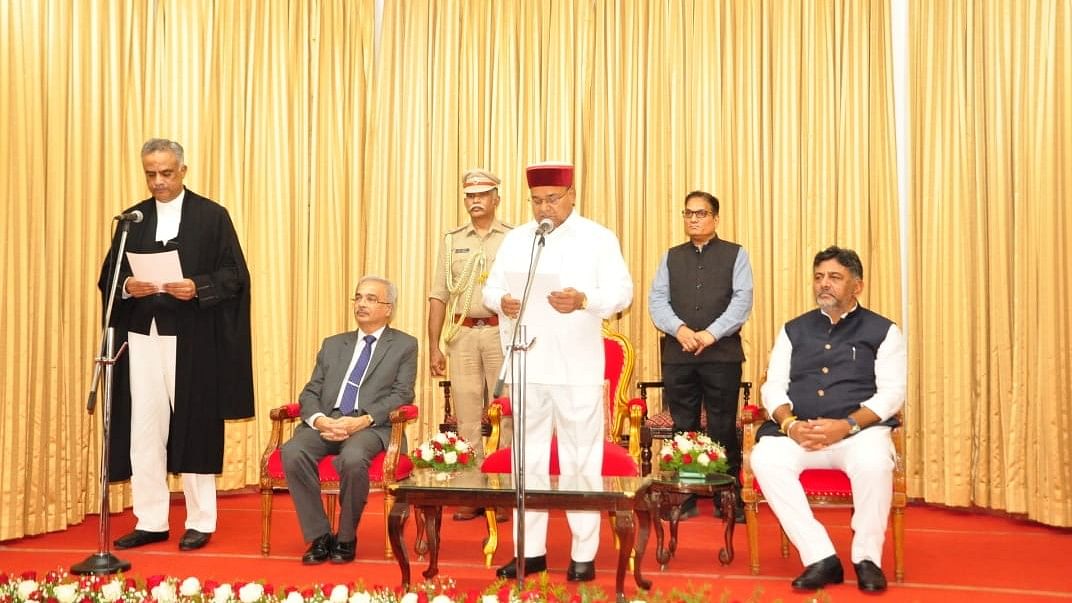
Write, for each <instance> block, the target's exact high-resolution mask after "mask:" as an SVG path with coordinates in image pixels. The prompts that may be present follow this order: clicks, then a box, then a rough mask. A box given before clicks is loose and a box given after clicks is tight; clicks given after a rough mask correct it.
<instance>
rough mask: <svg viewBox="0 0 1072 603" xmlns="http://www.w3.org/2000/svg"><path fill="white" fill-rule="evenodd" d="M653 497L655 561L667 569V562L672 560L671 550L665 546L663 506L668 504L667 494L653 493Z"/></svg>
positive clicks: (661, 567)
mask: <svg viewBox="0 0 1072 603" xmlns="http://www.w3.org/2000/svg"><path fill="white" fill-rule="evenodd" d="M652 498H653V499H654V504H653V505H652V507H653V510H654V514H653V516H652V518H651V521H652V523H653V525H654V526H655V561H656V562H657V563H658V564H659V569H661V570H665V569H666V564H667V563H669V562H670V551H668V550H667V549H666V548H664V547H663V507H664V506H665V505H666V504H667V501H666V495H664V494H662V493H653V494H652Z"/></svg>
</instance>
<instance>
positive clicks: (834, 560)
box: [793, 555, 845, 590]
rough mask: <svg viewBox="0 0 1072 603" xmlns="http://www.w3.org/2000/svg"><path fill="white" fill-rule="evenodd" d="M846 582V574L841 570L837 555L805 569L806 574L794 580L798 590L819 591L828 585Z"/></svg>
mask: <svg viewBox="0 0 1072 603" xmlns="http://www.w3.org/2000/svg"><path fill="white" fill-rule="evenodd" d="M844 581H845V572H844V570H842V569H841V560H840V559H838V557H837V555H830V556H829V557H827V558H826V559H820V560H819V561H816V562H815V563H813V564H811V565H809V566H808V567H806V568H804V573H803V574H801V575H799V576H797V579H796V580H793V588H795V589H797V590H818V589H820V588H822V587H824V586H826V585H827V584H841V583H842V582H844Z"/></svg>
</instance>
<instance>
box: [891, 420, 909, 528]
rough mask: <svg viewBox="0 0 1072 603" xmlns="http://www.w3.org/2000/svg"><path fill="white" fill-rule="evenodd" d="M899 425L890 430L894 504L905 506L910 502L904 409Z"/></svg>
mask: <svg viewBox="0 0 1072 603" xmlns="http://www.w3.org/2000/svg"><path fill="white" fill-rule="evenodd" d="M897 421H898V423H897V427H894V428H893V429H892V430H891V431H890V437H891V438H892V439H893V449H894V452H895V454H894V457H893V498H894V500H893V504H895V505H897V506H902V507H903V506H904V505H905V504H907V503H908V485H907V481H908V480H907V477H906V474H905V473H906V472H905V430H904V411H903V410H902V411H901V412H899V413H897Z"/></svg>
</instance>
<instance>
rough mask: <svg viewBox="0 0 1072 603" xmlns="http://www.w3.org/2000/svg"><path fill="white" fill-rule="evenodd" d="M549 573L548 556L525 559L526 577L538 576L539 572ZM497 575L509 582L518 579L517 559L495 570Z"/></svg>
mask: <svg viewBox="0 0 1072 603" xmlns="http://www.w3.org/2000/svg"><path fill="white" fill-rule="evenodd" d="M546 571H547V555H540V556H539V557H525V575H526V576H528V575H529V574H536V573H539V572H546ZM495 575H496V576H497V577H499V578H506V579H507V580H516V579H517V557H514V558H513V559H511V560H510V563H507V564H506V565H504V566H502V567H500V568H499V569H497V570H495Z"/></svg>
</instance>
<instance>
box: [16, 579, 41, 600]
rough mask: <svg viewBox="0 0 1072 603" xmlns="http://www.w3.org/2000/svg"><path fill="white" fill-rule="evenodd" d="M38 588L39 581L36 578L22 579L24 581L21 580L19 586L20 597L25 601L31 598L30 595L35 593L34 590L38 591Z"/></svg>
mask: <svg viewBox="0 0 1072 603" xmlns="http://www.w3.org/2000/svg"><path fill="white" fill-rule="evenodd" d="M36 590H37V581H36V580H22V581H20V582H19V587H18V589H17V592H18V593H19V598H20V599H22V600H23V601H25V600H26V599H29V598H30V595H32V594H33V593H34V591H36Z"/></svg>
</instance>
